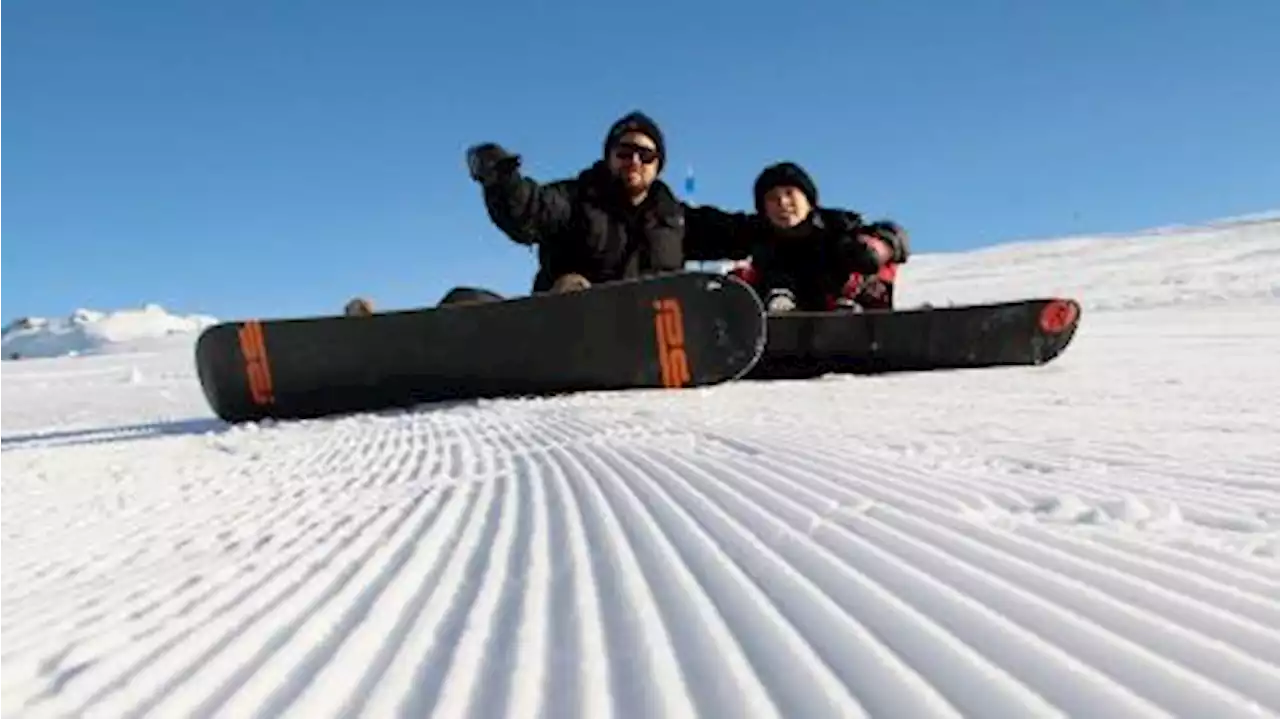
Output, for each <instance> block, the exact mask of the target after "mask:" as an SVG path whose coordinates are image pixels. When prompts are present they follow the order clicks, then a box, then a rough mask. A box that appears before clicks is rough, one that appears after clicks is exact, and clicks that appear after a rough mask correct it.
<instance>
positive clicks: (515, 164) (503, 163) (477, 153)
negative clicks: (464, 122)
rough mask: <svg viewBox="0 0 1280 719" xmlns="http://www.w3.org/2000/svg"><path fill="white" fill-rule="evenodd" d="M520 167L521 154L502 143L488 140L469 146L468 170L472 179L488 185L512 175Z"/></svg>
mask: <svg viewBox="0 0 1280 719" xmlns="http://www.w3.org/2000/svg"><path fill="white" fill-rule="evenodd" d="M519 167H520V156H519V155H513V154H511V153H509V152H507V151H506V150H504V149H503V148H502V146H501V145H498V144H496V143H492V142H486V143H483V144H480V145H472V146H471V147H469V148H467V172H468V173H469V174H470V175H471V179H473V180H475V181H476V182H478V183H480V184H481V185H483V186H485V187H488V186H490V185H493V184H494V183H497V182H499V181H501V180H502V179H504V178H506V177H508V176H510V175H511V173H513V172H515V171H516V170H517V169H519Z"/></svg>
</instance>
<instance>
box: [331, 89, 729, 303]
mask: <svg viewBox="0 0 1280 719" xmlns="http://www.w3.org/2000/svg"><path fill="white" fill-rule="evenodd" d="M466 159H467V169H468V172H469V174H470V176H471V179H473V180H474V181H476V182H477V183H478V184H479V185H480V187H481V189H482V192H483V196H484V204H485V209H486V210H487V211H488V213H489V218H490V219H491V220H492V221H493V223H494V225H496V226H497V227H498V229H500V230H501V231H502V232H503V233H504V234H506V235H507V237H508V238H510V239H511V240H512V241H514V242H517V243H519V244H522V245H535V246H537V248H538V270H537V273H536V275H535V276H534V280H533V287H532V290H533V292H535V293H538V292H565V291H573V290H580V289H585V288H587V287H590V286H591V285H592V284H594V283H598V282H607V281H611V280H620V279H630V278H635V277H639V276H642V275H645V274H650V273H655V272H668V271H676V270H680V269H683V267H684V262H685V259H686V255H687V253H688V248H687V247H686V246H685V228H684V206H683V205H682V204H681V203H680V202H679V201H678V200H677V199H676V197H675V195H674V194H673V193H672V192H671V189H670V188H669V187H668V186H667V184H666V183H664V182H663V181H662V180H660V179H658V175H659V174H660V173H661V172H662V169H663V166H664V165H665V162H666V145H665V141H664V137H663V134H662V131H661V129H660V128H659V127H658V125H657V123H656V122H654V121H653V119H652V118H651V117H649V116H648V115H646V114H644V113H642V112H639V111H636V112H631V113H629V114H627V115H625V116H624V117H622V118H620V119H618V120H617V121H616V122H614V123H613V125H612V126H611V127H610V128H609V130H608V132H607V133H606V135H605V139H604V153H603V156H602V157H601V158H600V159H599V160H597V161H595V162H594V163H592V165H591V166H590V167H588V168H586V169H584V170H582V171H581V172H580V173H578V175H577V176H575V177H571V178H566V179H562V180H557V181H554V182H549V183H546V184H543V183H540V182H538V181H536V180H533V179H531V178H529V177H525V176H523V175H521V173H520V162H521V157H520V155H518V154H512V153H509V152H508V151H507V150H506V149H504V148H503V147H502V146H500V145H498V144H496V143H492V142H488V143H483V144H479V145H474V146H472V147H470V148H468V149H467V153H466ZM713 253H714V250H713ZM744 256H745V255H744ZM496 299H501V298H500V297H499V296H497V295H496V294H494V293H491V292H488V291H486V290H482V289H478V288H455V289H453V290H450V291H449V293H447V294H446V295H445V297H444V299H442V300H441V304H452V303H455V302H483V301H492V300H496ZM372 312H373V305H372V303H371V302H369V301H368V300H367V299H364V298H356V299H354V300H352V301H351V302H349V303H348V305H347V307H346V313H347V314H348V315H353V316H360V315H368V314H371V313H372Z"/></svg>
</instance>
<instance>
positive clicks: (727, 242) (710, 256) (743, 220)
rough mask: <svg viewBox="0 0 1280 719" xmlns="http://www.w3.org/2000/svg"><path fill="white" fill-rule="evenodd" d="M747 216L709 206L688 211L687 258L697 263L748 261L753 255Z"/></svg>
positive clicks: (685, 243)
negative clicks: (748, 257)
mask: <svg viewBox="0 0 1280 719" xmlns="http://www.w3.org/2000/svg"><path fill="white" fill-rule="evenodd" d="M753 221H754V220H753V219H752V216H751V215H749V214H747V213H745V212H725V211H724V210H721V209H719V208H717V207H711V206H709V205H699V206H696V207H694V206H690V205H685V207H684V257H685V260H692V261H695V262H711V261H716V260H744V259H746V258H747V256H749V255H750V254H751V244H752V243H751V235H752V232H751V225H752V222H753Z"/></svg>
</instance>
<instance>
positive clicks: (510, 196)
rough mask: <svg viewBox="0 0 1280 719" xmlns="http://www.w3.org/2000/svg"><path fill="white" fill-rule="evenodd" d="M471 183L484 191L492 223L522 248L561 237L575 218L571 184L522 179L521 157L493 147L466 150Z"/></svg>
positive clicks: (573, 187)
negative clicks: (474, 182)
mask: <svg viewBox="0 0 1280 719" xmlns="http://www.w3.org/2000/svg"><path fill="white" fill-rule="evenodd" d="M467 169H468V171H469V173H470V175H471V179H473V180H475V181H476V182H477V183H479V184H480V186H481V188H483V190H484V206H485V209H486V210H487V211H488V213H489V219H491V220H493V224H494V225H496V226H497V227H498V229H500V230H502V232H503V233H505V234H506V235H507V237H509V238H511V239H512V240H513V241H514V242H518V243H520V244H522V245H538V244H542V243H543V242H544V241H546V240H547V239H548V238H551V237H554V236H556V235H557V234H559V233H560V232H561V231H562V230H563V229H564V228H565V227H567V226H568V224H569V221H570V219H571V217H572V215H573V200H574V193H575V192H576V191H577V185H576V183H575V182H574V181H572V180H566V181H562V182H553V183H548V184H545V185H544V184H540V183H538V182H537V181H535V180H532V179H530V178H527V177H523V176H521V175H520V156H519V155H513V154H511V153H508V152H507V151H506V150H504V149H503V148H502V147H501V146H499V145H496V144H494V143H485V144H482V145H475V146H473V147H471V148H470V149H468V150H467Z"/></svg>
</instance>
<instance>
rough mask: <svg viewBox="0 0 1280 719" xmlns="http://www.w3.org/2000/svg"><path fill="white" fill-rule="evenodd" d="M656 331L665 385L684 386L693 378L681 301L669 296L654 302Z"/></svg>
mask: <svg viewBox="0 0 1280 719" xmlns="http://www.w3.org/2000/svg"><path fill="white" fill-rule="evenodd" d="M653 309H654V311H655V314H654V316H653V325H654V331H655V332H656V333H657V338H658V364H659V365H660V366H661V368H662V386H663V387H683V386H685V385H687V384H689V382H690V381H691V380H692V379H693V374H692V373H691V372H690V371H689V355H688V353H686V352H685V346H684V313H682V312H681V310H680V302H679V301H678V300H676V299H675V298H672V297H668V298H665V299H661V300H656V301H655V302H654V303H653Z"/></svg>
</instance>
